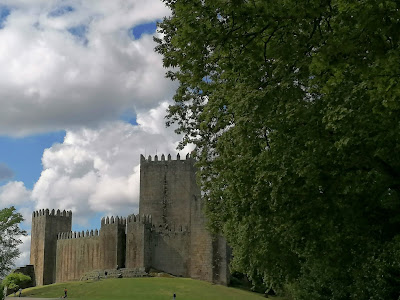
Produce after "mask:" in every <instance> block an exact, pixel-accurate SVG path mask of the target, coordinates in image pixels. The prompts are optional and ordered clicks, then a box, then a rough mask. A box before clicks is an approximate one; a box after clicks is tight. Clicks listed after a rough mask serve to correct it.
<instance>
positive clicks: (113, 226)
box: [100, 217, 126, 269]
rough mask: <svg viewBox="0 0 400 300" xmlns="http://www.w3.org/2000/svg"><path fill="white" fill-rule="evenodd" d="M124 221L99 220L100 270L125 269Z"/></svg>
mask: <svg viewBox="0 0 400 300" xmlns="http://www.w3.org/2000/svg"><path fill="white" fill-rule="evenodd" d="M125 227H126V219H125V218H119V217H115V218H114V217H111V218H109V217H107V218H103V219H102V220H101V230H100V263H101V268H102V269H112V268H116V267H117V266H118V267H125V248H126V236H125Z"/></svg>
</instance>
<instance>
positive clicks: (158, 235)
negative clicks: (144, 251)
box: [150, 227, 191, 277]
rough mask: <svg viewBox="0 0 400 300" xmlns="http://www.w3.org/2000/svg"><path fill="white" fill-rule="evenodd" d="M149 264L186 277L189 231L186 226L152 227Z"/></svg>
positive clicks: (187, 273)
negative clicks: (178, 227) (177, 227)
mask: <svg viewBox="0 0 400 300" xmlns="http://www.w3.org/2000/svg"><path fill="white" fill-rule="evenodd" d="M150 243H151V247H152V256H151V266H152V267H153V268H154V269H156V270H162V271H164V272H166V273H170V274H174V275H175V276H183V277H188V276H189V272H188V267H189V264H190V258H191V255H190V252H189V250H190V232H188V230H187V228H182V227H180V229H178V230H176V229H175V228H158V229H157V228H154V229H153V232H152V235H151V241H150Z"/></svg>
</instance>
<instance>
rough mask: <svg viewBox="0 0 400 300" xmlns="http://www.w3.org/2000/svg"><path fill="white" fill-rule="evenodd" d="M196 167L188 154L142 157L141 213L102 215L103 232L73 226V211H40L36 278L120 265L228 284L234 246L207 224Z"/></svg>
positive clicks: (63, 277) (72, 276)
mask: <svg viewBox="0 0 400 300" xmlns="http://www.w3.org/2000/svg"><path fill="white" fill-rule="evenodd" d="M195 172H196V169H195V167H194V160H193V159H192V158H190V156H189V155H188V156H186V160H181V159H180V157H179V155H178V156H177V159H176V160H172V159H171V156H170V155H168V157H167V159H166V158H165V156H164V155H162V156H161V158H160V160H159V159H158V157H157V156H155V157H154V159H153V160H152V158H151V157H149V158H148V159H145V158H144V157H143V156H141V169H140V202H139V215H136V216H135V215H131V216H129V217H128V218H120V217H111V218H109V217H107V218H103V219H102V220H101V228H100V231H97V230H95V231H94V232H93V231H91V232H86V234H85V233H84V232H82V233H73V232H71V219H72V213H71V212H65V211H64V212H63V213H60V212H59V211H57V213H55V212H54V210H53V211H52V212H51V213H49V211H48V210H41V211H39V212H34V214H33V219H32V220H33V221H32V242H31V264H33V265H34V266H35V277H36V284H37V285H43V284H50V283H54V282H64V281H69V280H79V279H80V278H81V277H82V276H84V274H88V272H89V273H90V272H91V271H95V270H106V269H108V270H115V269H116V268H117V266H118V268H127V269H130V270H138V269H140V270H149V269H150V268H153V269H156V270H160V271H163V272H167V273H170V274H173V275H176V276H184V277H192V278H195V279H201V280H207V281H210V282H215V283H221V284H227V283H228V280H229V270H228V265H227V263H228V259H229V257H230V249H229V247H228V246H227V245H226V242H225V240H224V239H223V238H221V237H215V236H213V235H211V234H210V233H209V232H208V230H207V229H206V222H207V220H206V218H205V216H204V212H203V204H202V200H201V194H200V189H199V187H198V185H197V184H196V176H195ZM96 272H100V271H96ZM90 274H91V273H90Z"/></svg>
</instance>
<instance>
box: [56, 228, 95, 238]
mask: <svg viewBox="0 0 400 300" xmlns="http://www.w3.org/2000/svg"><path fill="white" fill-rule="evenodd" d="M99 234H100V232H99V230H97V229H95V230H93V229H92V230H90V231H89V230H86V232H85V231H84V230H82V231H69V232H60V233H58V234H57V240H67V239H79V238H88V237H94V236H99Z"/></svg>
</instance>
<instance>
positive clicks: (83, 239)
mask: <svg viewBox="0 0 400 300" xmlns="http://www.w3.org/2000/svg"><path fill="white" fill-rule="evenodd" d="M100 257H101V249H100V236H99V232H98V231H97V230H95V231H93V230H91V231H90V232H89V231H87V232H86V233H85V232H83V231H82V232H65V233H59V234H58V240H57V260H56V269H57V276H56V281H55V282H65V281H70V280H78V279H79V278H81V276H82V275H83V274H85V273H86V272H87V271H88V270H95V269H100V268H101V265H102V264H101V260H100Z"/></svg>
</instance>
